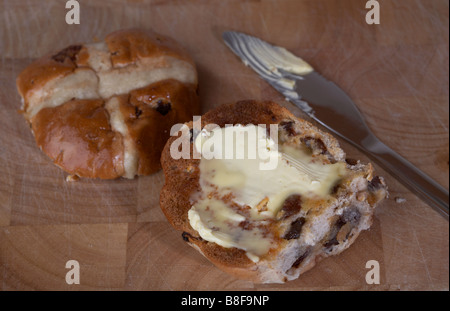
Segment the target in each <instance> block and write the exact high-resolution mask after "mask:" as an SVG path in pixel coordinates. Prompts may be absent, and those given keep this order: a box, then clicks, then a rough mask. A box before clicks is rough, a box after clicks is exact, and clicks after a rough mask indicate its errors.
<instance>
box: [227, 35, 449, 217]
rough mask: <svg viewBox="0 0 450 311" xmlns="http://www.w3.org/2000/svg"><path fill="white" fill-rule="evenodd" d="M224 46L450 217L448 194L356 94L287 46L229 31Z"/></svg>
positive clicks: (295, 103)
mask: <svg viewBox="0 0 450 311" xmlns="http://www.w3.org/2000/svg"><path fill="white" fill-rule="evenodd" d="M222 37H223V40H224V42H225V44H226V45H227V46H228V47H229V48H230V49H231V50H232V51H233V52H234V53H235V54H236V55H237V56H238V57H239V58H240V59H241V60H242V61H243V62H244V64H245V65H246V66H249V67H250V68H252V69H253V70H254V71H255V72H256V73H258V74H259V76H260V77H261V78H263V79H264V80H265V81H267V82H268V83H269V84H270V85H271V86H272V87H274V88H275V89H276V90H277V91H278V92H280V93H281V94H283V96H284V97H285V98H286V100H288V101H290V102H291V103H293V104H294V105H296V106H297V107H299V108H300V109H301V110H303V111H304V112H305V113H306V114H308V115H309V116H310V117H311V118H312V119H314V120H315V121H316V122H318V123H320V124H321V125H322V126H324V127H325V128H327V129H328V130H329V131H331V132H333V133H334V134H336V135H337V136H339V137H341V138H342V139H344V140H346V141H347V142H349V143H350V144H352V145H353V146H355V147H357V148H358V149H359V150H361V151H362V152H364V153H365V154H366V155H368V156H369V157H370V158H371V159H372V160H374V161H375V162H376V163H377V164H379V165H380V166H381V167H382V168H383V169H385V170H386V171H387V172H389V173H390V174H391V175H392V176H393V177H395V178H396V179H397V180H399V181H400V182H401V183H402V184H403V185H404V186H406V187H407V188H408V189H409V190H411V191H412V192H413V193H414V194H416V195H417V196H418V197H419V198H420V199H422V200H423V201H424V202H426V203H427V204H428V205H430V206H431V207H432V208H434V209H435V210H436V211H437V212H439V213H440V214H441V215H442V216H444V218H446V219H447V220H448V219H449V192H448V190H447V189H445V188H444V187H443V186H441V185H440V184H439V183H437V182H436V181H435V180H433V179H432V178H431V177H429V176H428V175H426V174H425V173H424V172H422V171H421V170H419V169H418V168H417V167H415V166H414V165H413V164H411V163H410V162H409V161H407V160H406V159H404V158H403V157H402V156H401V155H399V154H398V153H396V152H395V151H394V150H392V149H391V148H389V147H388V146H386V145H385V144H384V143H383V142H382V141H380V140H379V139H378V138H377V137H376V136H375V135H374V134H373V132H372V131H371V130H370V128H369V127H368V126H367V124H366V122H365V120H364V117H363V115H362V114H361V112H360V111H359V110H358V108H357V106H356V105H355V104H354V102H353V101H352V100H351V98H350V97H349V96H348V95H347V94H346V93H345V92H344V91H343V90H342V89H341V88H339V87H338V86H337V85H336V84H335V83H333V82H332V81H329V80H328V79H326V78H324V77H323V76H322V75H320V74H319V73H318V72H317V71H315V70H314V68H313V67H312V66H311V65H309V64H308V63H307V62H305V61H304V60H302V59H301V58H299V57H297V56H295V55H294V54H292V53H291V52H289V51H288V50H286V49H285V48H283V47H280V46H276V45H272V44H270V43H268V42H266V41H264V40H261V39H259V38H256V37H254V36H250V35H247V34H244V33H241V32H235V31H226V32H224V33H223V35H222Z"/></svg>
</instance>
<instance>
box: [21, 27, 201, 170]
mask: <svg viewBox="0 0 450 311" xmlns="http://www.w3.org/2000/svg"><path fill="white" fill-rule="evenodd" d="M197 87H198V82H197V71H196V68H195V64H194V62H193V60H192V59H191V58H190V57H189V55H188V54H187V53H186V52H185V51H184V50H183V49H182V48H181V47H180V46H179V45H178V44H177V43H176V42H175V41H174V40H173V39H171V38H168V37H165V36H162V35H159V34H156V33H154V32H152V31H148V30H145V31H144V30H139V29H132V30H121V31H116V32H114V33H111V34H109V35H107V36H106V38H105V40H104V41H101V42H97V43H90V44H81V45H71V46H69V47H67V48H65V49H63V50H61V51H59V52H58V53H52V54H48V55H46V56H44V57H42V58H40V59H38V60H36V61H35V62H33V63H32V64H30V65H29V66H28V67H27V68H25V69H24V70H23V71H22V72H21V73H20V75H19V76H18V78H17V88H18V91H19V94H20V95H21V96H22V103H23V106H22V113H23V115H24V117H25V119H26V120H27V121H28V122H29V124H30V126H31V129H32V132H33V135H34V137H35V138H36V142H37V144H38V146H39V147H40V148H41V150H42V151H43V152H44V153H45V154H46V155H48V156H49V157H50V158H51V159H52V160H53V162H54V163H55V164H56V165H57V166H59V167H61V168H62V169H63V170H65V171H66V172H68V173H69V174H72V175H76V176H80V177H91V178H102V179H114V178H118V177H125V178H134V177H135V176H137V175H148V174H152V173H154V172H156V171H158V170H159V169H160V168H161V165H160V155H161V150H162V148H163V147H164V144H165V142H166V140H167V139H168V138H169V136H170V128H171V127H172V125H174V124H176V123H182V122H186V121H188V120H190V119H192V116H193V115H194V114H198V113H199V112H200V103H199V99H198V94H197Z"/></svg>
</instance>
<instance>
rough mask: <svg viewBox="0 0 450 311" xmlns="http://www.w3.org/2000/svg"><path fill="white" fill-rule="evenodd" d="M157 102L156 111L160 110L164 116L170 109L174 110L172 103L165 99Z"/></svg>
mask: <svg viewBox="0 0 450 311" xmlns="http://www.w3.org/2000/svg"><path fill="white" fill-rule="evenodd" d="M157 104H158V105H157V106H156V111H158V112H159V113H160V114H162V115H163V116H165V115H166V114H168V113H169V111H170V110H172V105H171V103H169V102H167V103H165V102H164V101H163V100H161V99H160V100H158V101H157Z"/></svg>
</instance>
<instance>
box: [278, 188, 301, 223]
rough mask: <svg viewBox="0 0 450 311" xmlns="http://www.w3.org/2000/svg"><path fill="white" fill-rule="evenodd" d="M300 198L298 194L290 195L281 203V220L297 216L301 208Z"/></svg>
mask: <svg viewBox="0 0 450 311" xmlns="http://www.w3.org/2000/svg"><path fill="white" fill-rule="evenodd" d="M301 204H302V197H301V196H300V195H299V194H293V195H290V196H289V197H288V198H287V199H286V200H285V201H284V203H283V207H282V208H281V211H282V219H285V218H288V217H290V216H292V215H295V214H298V212H299V211H300V210H301V208H302V205H301Z"/></svg>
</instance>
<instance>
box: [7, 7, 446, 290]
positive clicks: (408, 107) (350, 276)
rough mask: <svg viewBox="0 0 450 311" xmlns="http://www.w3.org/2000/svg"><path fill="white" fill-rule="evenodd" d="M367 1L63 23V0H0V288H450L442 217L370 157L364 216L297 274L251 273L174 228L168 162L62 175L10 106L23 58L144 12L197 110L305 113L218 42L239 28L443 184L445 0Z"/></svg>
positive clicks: (107, 16)
mask: <svg viewBox="0 0 450 311" xmlns="http://www.w3.org/2000/svg"><path fill="white" fill-rule="evenodd" d="M365 2H366V1H363V0H354V1H353V0H314V1H313V0H309V1H307V0H280V1H272V0H248V1H238V0H228V1H225V0H224V1H206V0H205V1H201V0H194V1H181V0H178V1H176V0H174V1H162V0H159V1H139V0H130V1H118V0H115V1H101V0H95V1H84V0H79V3H80V6H81V23H80V25H67V24H66V22H65V15H66V12H67V10H66V9H65V1H56V0H52V1H45V2H44V1H25V0H15V1H12V0H5V1H2V2H0V55H1V62H0V86H1V87H0V107H1V109H0V290H55V289H56V290H122V289H126V290H256V289H258V290H260V289H263V290H448V289H449V224H448V222H447V221H446V220H444V219H443V218H442V217H441V216H439V215H438V214H437V213H436V212H434V211H433V210H432V209H431V208H429V207H428V206H427V205H426V204H424V203H423V202H422V201H420V200H419V199H418V198H416V197H415V195H414V194H413V193H410V192H409V191H408V190H406V189H405V188H404V187H403V186H402V185H400V184H399V183H398V182H397V181H396V180H395V179H393V178H392V177H391V176H389V175H388V174H387V173H385V172H384V171H382V170H381V169H379V168H378V167H376V168H377V169H378V171H379V173H380V174H381V175H382V176H384V177H385V178H386V180H387V183H388V185H389V190H390V197H389V199H387V200H386V201H385V202H384V203H383V204H382V205H380V206H379V208H378V209H377V211H376V214H375V215H376V217H375V221H374V225H373V227H372V228H371V229H370V230H369V231H366V232H364V233H362V234H361V236H360V238H359V239H358V240H357V241H356V242H355V244H354V245H353V246H352V247H351V248H350V249H348V250H347V251H345V252H344V253H342V254H341V255H339V256H336V257H332V258H328V259H326V260H324V261H322V262H321V263H319V264H318V265H317V266H316V267H315V268H314V269H313V270H311V271H309V272H307V273H305V274H304V275H303V276H301V277H300V278H299V279H298V280H295V281H291V282H288V283H286V284H282V285H255V284H253V283H250V282H247V281H242V280H237V279H234V278H233V277H231V276H228V275H226V274H225V273H223V272H221V271H220V270H218V269H217V268H215V267H214V266H213V265H212V264H210V263H209V262H208V261H207V260H206V259H204V258H203V257H202V256H201V255H200V254H198V253H197V252H196V251H195V250H194V249H192V248H190V247H189V246H187V245H186V244H185V243H184V242H183V240H182V239H181V236H180V234H179V233H177V232H175V231H174V230H173V229H172V227H171V226H170V225H169V224H168V222H167V221H166V219H165V218H164V216H163V214H162V212H161V210H160V208H159V204H158V201H159V191H160V189H161V187H162V184H163V182H164V176H163V174H162V172H159V173H156V174H154V175H151V176H148V177H142V178H138V179H135V180H124V179H119V180H114V181H101V180H87V179H82V180H79V181H77V182H73V183H67V182H66V181H65V177H66V174H65V173H64V172H62V171H61V170H60V169H58V168H57V167H55V166H54V165H53V164H52V163H51V161H50V160H49V159H48V158H47V157H46V156H45V155H44V154H42V153H41V152H40V151H39V149H38V148H37V147H36V143H35V141H34V139H33V137H32V134H31V132H30V129H29V128H28V126H27V124H26V122H25V120H24V119H23V118H22V116H21V115H20V114H18V113H17V110H18V109H19V107H20V98H19V95H18V94H17V91H16V87H15V78H16V77H17V75H18V74H19V72H20V71H21V70H22V69H23V68H25V67H26V66H27V65H28V64H30V63H31V62H32V61H33V59H35V58H37V57H39V56H41V55H43V54H45V53H47V52H50V51H57V50H58V49H61V48H64V47H65V46H67V45H69V44H72V43H77V42H92V41H95V40H99V39H101V38H103V37H104V36H105V35H106V34H108V33H110V32H111V31H114V30H117V29H122V28H130V27H142V28H152V29H154V30H155V31H157V32H160V33H162V34H165V35H168V36H171V37H173V38H175V39H176V40H177V41H178V42H180V43H181V44H182V45H183V46H185V47H186V49H187V50H188V51H189V52H190V53H191V55H192V56H193V58H194V60H195V62H196V64H197V66H198V71H199V82H200V96H201V101H202V110H203V112H206V111H208V110H209V109H211V108H213V107H216V106H218V105H221V104H224V103H229V102H233V101H236V100H240V99H250V98H253V99H271V100H275V101H277V102H279V103H280V104H282V105H283V106H285V107H287V108H288V109H290V110H291V111H293V112H294V113H295V114H296V115H297V116H303V115H302V113H301V111H299V110H298V109H296V108H295V107H293V106H292V105H291V104H289V103H288V102H285V101H284V99H283V98H282V96H281V95H279V94H278V93H277V92H276V91H275V90H274V89H272V88H271V87H270V86H269V85H268V84H266V83H265V82H263V81H262V80H261V79H260V78H259V77H258V76H257V75H256V74H255V73H253V72H252V71H251V70H250V69H249V68H247V67H245V66H243V65H242V63H241V62H240V61H239V60H238V59H237V58H236V57H235V56H234V55H233V54H232V53H231V52H230V51H229V50H228V49H227V48H226V46H225V45H224V44H223V43H222V41H221V33H222V31H224V30H229V29H231V30H238V31H243V32H246V33H249V34H252V35H255V36H259V37H261V38H264V39H265V40H267V41H269V42H272V43H274V44H277V45H282V46H284V47H286V48H287V49H289V50H291V51H292V52H294V53H295V54H297V55H299V56H301V57H303V58H304V59H305V60H306V61H308V62H309V63H311V64H312V66H313V67H314V68H316V69H317V70H318V71H320V72H321V73H322V74H323V75H325V76H326V77H328V78H329V79H331V80H332V81H334V82H335V83H337V84H338V85H340V86H341V87H342V88H343V89H344V90H345V91H346V92H347V93H348V94H349V95H350V97H351V98H353V99H354V101H355V103H356V104H357V105H358V107H359V108H360V110H361V111H362V113H363V114H364V116H365V118H366V119H367V122H368V124H369V126H370V127H371V128H372V129H373V131H374V132H375V133H376V134H377V135H378V136H379V137H380V138H381V140H382V141H383V142H385V143H386V144H387V145H389V146H390V147H392V148H393V149H394V150H396V151H397V152H398V153H400V154H401V155H403V156H404V157H405V158H407V159H408V160H410V161H411V162H412V163H413V164H415V165H416V166H417V167H419V168H420V169H422V170H423V171H424V172H426V173H427V174H429V175H430V176H432V177H433V178H434V179H436V180H437V181H438V182H439V183H440V184H442V185H443V186H444V187H446V188H447V189H448V187H449V104H448V103H449V87H448V85H449V72H448V66H449V57H448V56H449V39H448V38H449V28H448V23H449V2H448V1H447V0H422V1H419V0H380V1H379V2H380V6H381V19H380V22H381V23H380V24H379V25H368V24H366V22H365V15H366V13H367V10H366V9H365ZM342 147H343V148H344V150H346V152H347V154H348V155H349V156H350V157H352V158H359V159H361V160H363V161H367V158H366V157H365V156H364V155H362V154H361V153H359V152H358V151H357V150H356V149H354V148H353V147H351V146H349V145H347V144H346V143H344V142H342ZM396 198H404V199H406V202H404V203H397V202H396ZM68 260H77V261H78V262H79V263H80V284H79V285H68V284H67V283H66V281H65V276H66V273H67V272H68V269H66V267H65V264H66V262H67V261H68ZM368 260H377V261H378V262H379V263H380V271H381V284H379V285H369V284H367V283H366V281H365V275H366V273H367V272H368V269H366V267H365V264H366V262H367V261H368Z"/></svg>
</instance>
